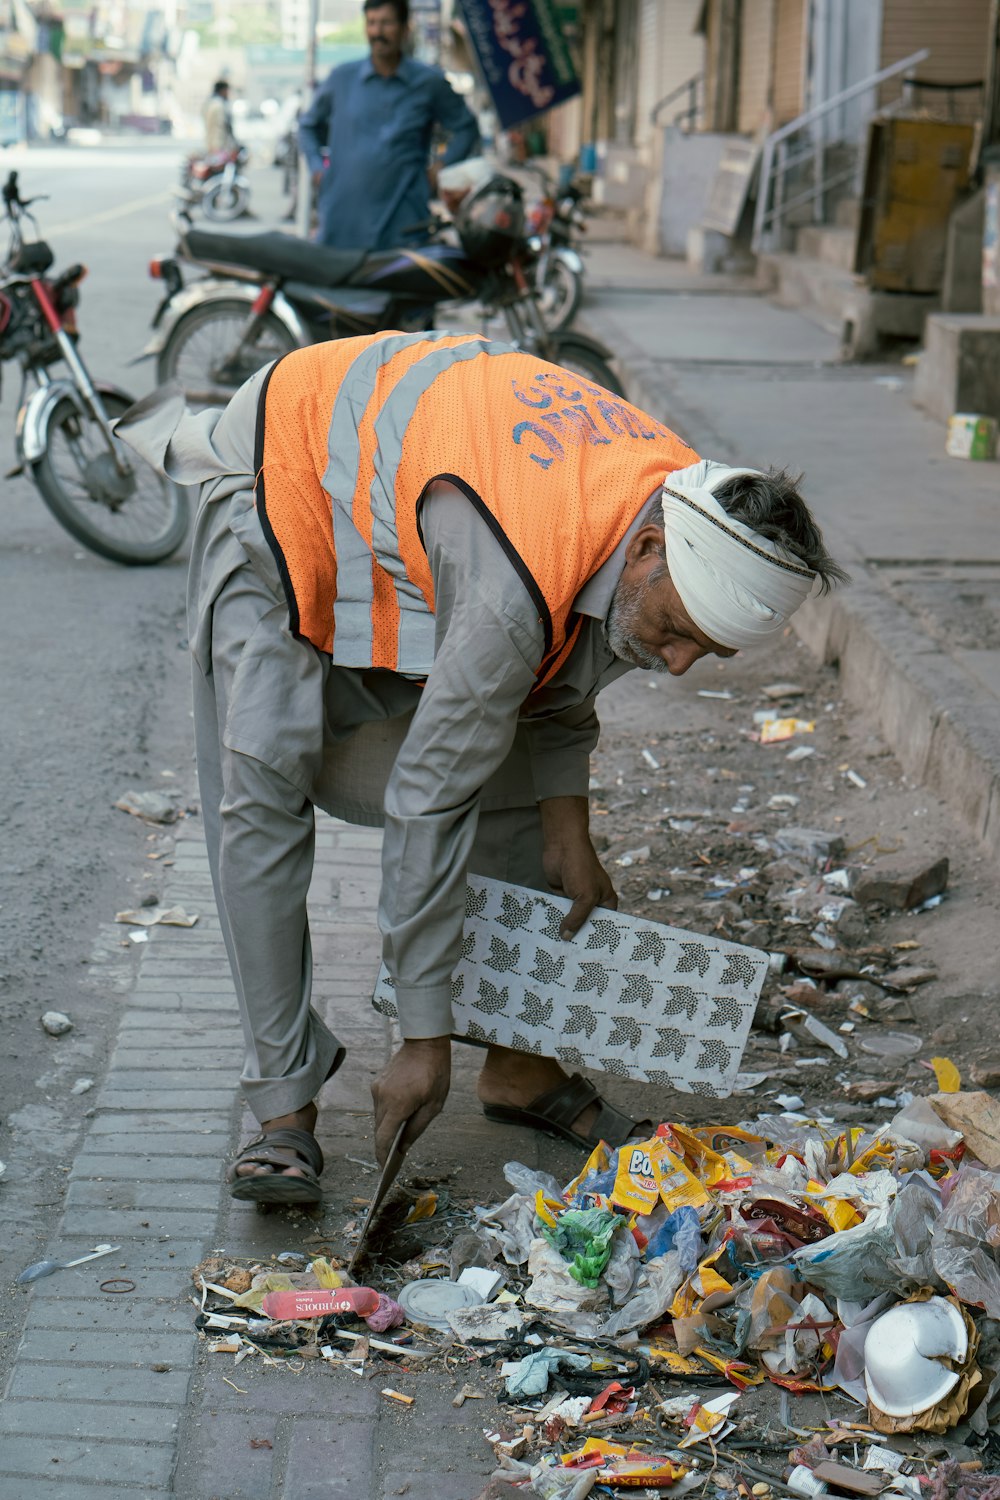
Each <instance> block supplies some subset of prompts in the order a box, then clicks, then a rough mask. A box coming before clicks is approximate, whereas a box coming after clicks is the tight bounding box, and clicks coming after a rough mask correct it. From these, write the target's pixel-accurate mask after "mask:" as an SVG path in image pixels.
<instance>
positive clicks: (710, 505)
mask: <svg viewBox="0 0 1000 1500" xmlns="http://www.w3.org/2000/svg"><path fill="white" fill-rule="evenodd" d="M759 473H760V470H759V469H730V468H727V467H726V465H725V464H719V463H713V461H712V460H711V459H703V460H702V461H701V463H697V464H691V466H690V467H689V468H687V469H678V470H677V471H676V472H675V473H673V474H668V475H667V478H666V481H665V482H664V486H663V527H664V531H665V533H666V544H667V566H668V567H669V569H670V577H671V580H672V581H673V584H674V587H675V588H676V589H677V592H678V594H680V596H681V603H682V604H683V605H684V608H685V609H686V610H687V612H688V614H689V615H690V616H691V619H692V620H693V621H694V623H695V624H696V625H697V626H698V628H699V630H703V631H704V632H705V634H706V635H707V636H709V637H711V639H712V640H713V641H718V643H719V645H720V646H729V647H731V648H734V649H739V648H740V647H741V646H756V645H757V644H758V643H759V642H761V641H766V640H768V639H769V638H770V637H771V636H775V635H777V634H779V632H780V631H781V630H782V628H783V627H784V624H785V621H786V620H787V619H788V617H789V615H791V614H794V612H795V611H796V610H797V609H798V607H799V605H800V604H801V603H802V602H803V600H805V599H807V598H808V596H809V594H810V593H811V592H812V590H813V586H814V584H815V582H816V574H815V573H813V572H812V571H811V570H810V569H809V568H807V567H806V566H805V565H804V564H803V563H798V562H793V561H792V560H791V559H790V558H788V557H787V556H786V555H785V554H784V553H783V552H782V551H780V550H779V548H778V547H777V546H776V545H775V543H774V542H772V541H768V540H767V539H766V538H765V537H762V536H760V535H759V534H758V533H757V532H756V531H754V530H752V528H751V527H749V526H745V525H744V524H743V523H742V521H737V520H734V519H733V517H732V516H730V515H729V514H728V513H727V512H726V511H725V510H724V509H723V507H722V505H721V504H720V503H719V501H718V500H716V498H715V495H714V493H713V492H714V491H715V489H716V488H717V487H718V486H719V485H720V484H722V483H724V481H725V480H727V479H734V478H736V477H738V476H740V475H757V474H759Z"/></svg>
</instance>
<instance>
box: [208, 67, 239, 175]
mask: <svg viewBox="0 0 1000 1500" xmlns="http://www.w3.org/2000/svg"><path fill="white" fill-rule="evenodd" d="M204 120H205V154H206V156H216V155H218V153H219V152H221V151H230V150H231V149H232V148H233V146H235V145H236V137H235V135H234V134H233V113H232V110H231V109H230V107H229V83H228V81H227V80H226V79H225V78H220V79H219V80H218V82H217V83H215V84H214V85H213V88H212V92H211V95H210V96H209V99H208V103H207V104H206V105H205V110H204Z"/></svg>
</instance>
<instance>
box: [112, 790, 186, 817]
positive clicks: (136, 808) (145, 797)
mask: <svg viewBox="0 0 1000 1500" xmlns="http://www.w3.org/2000/svg"><path fill="white" fill-rule="evenodd" d="M115 807H117V808H118V809H119V810H120V811H121V812H127V813H131V814H132V816H133V817H134V818H142V819H143V820H144V822H146V823H176V822H177V819H178V818H179V817H180V815H181V813H180V809H179V807H178V806H177V802H176V799H175V797H174V796H172V795H171V794H170V793H168V792H160V791H151V792H124V793H123V794H122V795H121V796H120V797H119V798H118V801H117V802H116V803H115Z"/></svg>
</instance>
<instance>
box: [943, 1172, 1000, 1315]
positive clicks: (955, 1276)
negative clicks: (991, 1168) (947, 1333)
mask: <svg viewBox="0 0 1000 1500" xmlns="http://www.w3.org/2000/svg"><path fill="white" fill-rule="evenodd" d="M930 1258H931V1262H932V1264H933V1267H934V1270H935V1272H936V1273H937V1276H938V1277H940V1279H941V1280H942V1281H943V1282H944V1283H945V1284H946V1285H947V1286H948V1288H949V1289H950V1290H951V1291H952V1292H954V1294H955V1296H956V1297H958V1298H959V1300H960V1301H962V1302H966V1303H968V1304H969V1306H971V1307H980V1308H982V1309H983V1310H984V1311H985V1312H986V1313H988V1314H989V1316H990V1317H991V1318H1000V1174H998V1173H996V1172H986V1171H982V1170H980V1169H979V1168H977V1167H971V1166H970V1167H962V1168H961V1170H960V1171H959V1173H958V1176H957V1180H956V1182H955V1185H954V1187H953V1188H952V1190H951V1194H950V1196H949V1198H948V1202H947V1205H946V1207H945V1209H944V1212H943V1213H942V1214H941V1216H940V1218H939V1219H938V1221H937V1223H936V1224H935V1226H934V1233H933V1239H932V1242H931V1249H930Z"/></svg>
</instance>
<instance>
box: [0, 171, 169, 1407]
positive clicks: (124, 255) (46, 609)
mask: <svg viewBox="0 0 1000 1500" xmlns="http://www.w3.org/2000/svg"><path fill="white" fill-rule="evenodd" d="M181 151H182V148H181V147H180V146H178V145H177V144H175V143H167V142H164V143H160V142H156V143H153V144H152V145H150V144H149V143H142V142H138V143H136V144H134V145H127V146H121V145H118V146H113V147H106V148H103V149H99V148H95V149H73V148H54V149H50V148H45V149H38V150H31V151H27V150H19V151H8V152H5V153H2V154H0V173H2V174H3V175H4V176H6V173H7V171H8V170H10V169H16V170H17V171H18V172H19V174H20V179H21V191H22V194H23V196H25V197H28V196H30V195H32V194H35V193H47V194H49V195H50V197H49V201H48V202H45V203H40V204H39V205H37V210H38V217H39V224H40V228H41V230H42V234H43V236H44V237H45V238H46V239H48V240H49V242H50V243H51V245H52V247H53V249H54V250H55V253H56V268H57V269H58V268H60V267H61V266H64V265H66V264H68V263H70V262H72V261H76V260H79V261H82V262H84V263H85V264H86V265H87V266H88V268H89V276H88V278H87V280H86V281H85V282H84V283H83V286H82V296H81V307H80V319H79V323H80V330H81V351H82V353H83V355H84V358H85V360H86V361H87V363H88V366H89V368H90V370H91V373H92V374H93V375H94V376H95V377H103V378H105V379H109V380H113V381H116V382H117V383H118V384H120V385H122V386H124V387H125V389H127V390H129V391H130V392H131V393H134V394H135V395H137V396H138V395H142V394H144V393H145V392H147V391H148V390H149V389H150V388H151V386H152V382H153V369H152V364H151V363H146V364H143V365H140V366H138V367H137V368H135V369H129V368H128V361H129V359H130V358H131V357H132V356H133V355H134V354H135V353H136V352H137V351H138V350H140V349H141V347H142V345H143V344H144V343H145V341H146V337H147V334H148V326H149V321H150V317H151V314H152V311H153V309H154V307H155V305H156V284H155V283H154V282H152V281H151V280H150V279H149V278H148V275H147V271H146V266H147V262H148V260H149V258H150V256H151V255H153V254H155V253H156V252H157V251H158V250H159V251H163V250H167V249H169V248H170V246H171V245H172V242H173V241H172V231H171V228H170V224H169V221H168V217H167V214H168V209H169V207H170V204H171V201H172V198H171V189H172V188H173V185H174V182H175V180H176V175H177V169H178V163H179V160H180V155H181ZM2 234H3V230H0V235H2ZM2 243H3V242H2V240H0V244H2ZM2 373H3V376H4V385H3V393H2V398H0V471H6V470H7V469H9V468H10V467H11V466H12V465H13V463H14V462H15V459H14V422H15V417H16V413H17V407H18V387H19V371H18V369H17V367H16V365H15V364H7V365H4V366H3V371H2ZM0 493H2V499H0V515H2V520H3V526H2V531H0V600H2V622H3V625H2V632H0V679H2V695H3V705H2V710H0V759H2V762H3V768H4V772H3V792H2V797H0V1038H2V1042H0V1159H2V1160H4V1161H5V1162H6V1164H7V1168H6V1173H5V1175H4V1176H3V1178H2V1179H0V1266H2V1268H3V1282H4V1284H5V1285H7V1284H9V1283H10V1281H11V1280H12V1279H13V1275H15V1274H16V1273H17V1270H18V1269H20V1267H22V1266H23V1265H25V1264H27V1263H28V1262H29V1261H31V1260H33V1259H35V1258H36V1257H37V1254H38V1253H39V1252H40V1250H41V1249H42V1248H43V1247H44V1246H45V1245H46V1243H47V1236H48V1232H49V1228H50V1226H51V1224H52V1223H53V1221H54V1220H55V1218H56V1216H57V1214H58V1211H59V1207H60V1203H61V1199H62V1194H63V1190H64V1179H65V1169H66V1168H68V1165H69V1163H70V1161H71V1159H72V1153H73V1148H74V1142H75V1140H76V1137H77V1134H78V1132H79V1130H80V1127H81V1125H82V1123H83V1121H84V1118H85V1111H86V1110H87V1107H88V1105H89V1103H90V1102H91V1098H92V1097H93V1096H92V1095H91V1096H90V1097H88V1094H87V1093H86V1092H84V1093H81V1094H78V1095H74V1094H73V1093H72V1087H73V1084H74V1081H75V1080H76V1079H77V1078H80V1077H92V1078H94V1079H95V1080H97V1081H99V1080H100V1076H101V1070H102V1067H103V1061H104V1058H105V1056H106V1052H107V1039H108V1036H109V1033H110V1031H111V1028H112V1025H113V1023H114V1021H115V1012H116V993H117V988H118V987H120V986H121V985H122V984H123V982H124V981H125V980H126V979H127V976H128V973H129V972H130V970H131V967H132V965H133V964H134V962H135V958H136V954H137V952H138V950H136V949H134V947H133V945H132V944H131V943H129V942H128V939H127V938H125V937H124V929H123V928H122V927H121V926H118V927H115V926H114V914H115V912H116V911H119V910H121V909H122V908H123V907H127V906H130V905H133V904H134V903H135V901H136V899H138V898H139V897H140V896H141V895H145V894H147V893H148V892H149V891H150V890H154V889H155V872H156V868H157V866H156V865H155V864H154V863H151V862H149V861H148V860H147V859H146V857H145V856H146V854H147V853H148V852H149V851H150V849H151V848H152V847H153V846H152V845H151V844H149V843H147V834H148V832H149V830H148V829H147V827H146V826H145V825H144V824H142V823H140V822H139V821H138V820H137V819H135V818H131V817H128V816H127V815H126V814H124V813H122V812H118V811H115V810H114V808H113V804H114V802H115V801H116V799H117V798H118V797H119V796H120V795H121V794H122V793H123V792H124V791H126V790H128V789H145V788H147V787H165V786H173V787H176V788H178V789H179V790H180V791H181V793H182V800H188V799H190V798H191V797H192V796H193V787H194V775H193V764H192V749H191V720H190V714H189V706H188V658H187V652H186V649H185V648H186V641H185V630H184V620H183V598H184V577H185V566H186V549H182V550H181V551H180V552H179V553H178V554H176V555H175V556H174V557H173V558H172V559H171V560H170V561H169V562H167V563H164V564H160V565H159V566H157V567H153V568H142V569H135V568H123V567H120V566H117V565H116V564H113V563H109V562H105V561H103V560H102V559H101V558H99V557H96V556H93V555H91V554H90V553H89V552H87V551H86V550H85V549H84V548H83V547H81V546H80V545H79V544H78V543H77V542H75V541H74V540H73V538H72V537H70V536H68V535H67V534H66V533H65V532H64V531H63V530H62V529H61V528H60V526H59V525H58V523H57V522H56V521H55V520H54V519H53V517H52V516H51V515H50V514H49V512H48V510H47V509H46V507H45V505H44V503H43V502H42V500H41V497H40V496H39V495H38V493H37V492H36V490H35V489H34V487H33V485H32V484H31V482H30V480H28V479H26V478H17V479H12V480H5V481H4V482H3V484H2V491H0ZM165 773H170V774H169V775H166V774H165ZM123 941H124V946H122V944H123ZM47 1010H61V1011H65V1012H66V1013H68V1014H69V1016H70V1017H71V1018H72V1019H73V1022H74V1030H73V1032H72V1033H71V1034H70V1035H69V1036H67V1037H64V1038H61V1039H58V1040H55V1039H53V1038H51V1037H49V1036H47V1035H46V1034H45V1033H44V1032H43V1030H42V1028H41V1025H40V1019H39V1018H40V1017H41V1015H42V1013H43V1012H44V1011H47ZM20 1302H21V1299H19V1298H18V1299H15V1300H14V1302H13V1303H11V1300H10V1299H8V1298H4V1299H0V1307H2V1308H3V1311H2V1312H0V1319H2V1322H0V1328H2V1331H3V1332H4V1333H6V1334H7V1336H6V1337H0V1360H2V1359H3V1351H4V1349H5V1348H8V1349H9V1348H10V1346H12V1345H13V1343H14V1342H15V1340H14V1338H13V1337H12V1336H11V1335H12V1333H13V1330H14V1327H15V1326H16V1321H17V1318H18V1312H19V1305H20ZM0 1383H2V1382H0Z"/></svg>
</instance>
